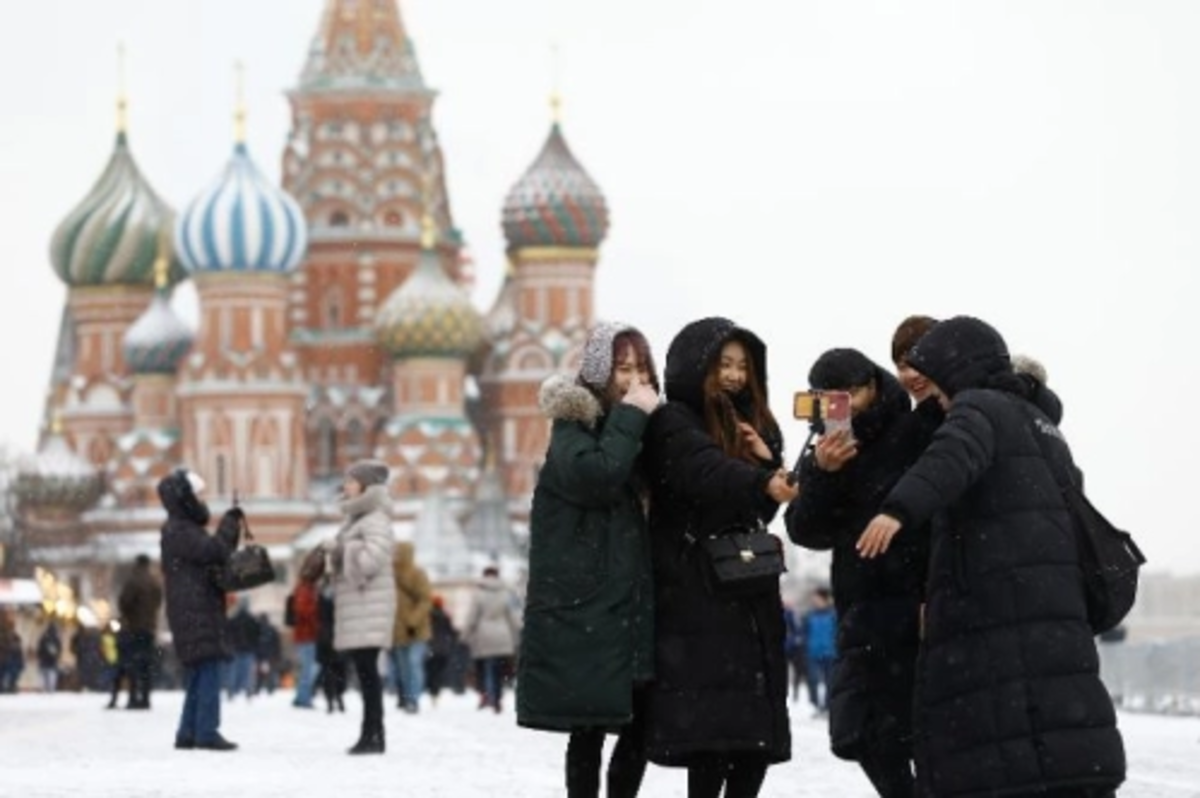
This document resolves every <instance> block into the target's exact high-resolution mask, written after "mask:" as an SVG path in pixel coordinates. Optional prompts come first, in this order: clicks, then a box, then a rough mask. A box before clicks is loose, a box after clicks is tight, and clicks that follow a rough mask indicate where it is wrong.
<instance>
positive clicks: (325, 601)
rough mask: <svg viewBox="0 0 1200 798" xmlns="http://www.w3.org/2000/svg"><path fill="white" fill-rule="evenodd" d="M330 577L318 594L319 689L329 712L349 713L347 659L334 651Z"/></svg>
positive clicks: (322, 580) (333, 614) (324, 579)
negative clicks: (347, 710)
mask: <svg viewBox="0 0 1200 798" xmlns="http://www.w3.org/2000/svg"><path fill="white" fill-rule="evenodd" d="M332 581H333V580H332V579H331V577H329V576H328V575H326V576H323V577H321V582H320V585H319V588H318V591H317V667H318V670H317V686H318V687H319V688H320V690H321V694H322V695H324V696H325V711H326V712H328V713H333V711H334V710H335V709H336V710H337V711H338V712H345V711H346V701H345V695H346V683H347V681H348V680H349V675H348V673H347V665H348V663H347V662H346V658H345V657H344V656H343V655H342V653H341V652H340V651H338V650H337V649H336V648H334V647H333V635H334V632H335V628H334V626H335V622H336V615H335V610H334V604H333V584H332Z"/></svg>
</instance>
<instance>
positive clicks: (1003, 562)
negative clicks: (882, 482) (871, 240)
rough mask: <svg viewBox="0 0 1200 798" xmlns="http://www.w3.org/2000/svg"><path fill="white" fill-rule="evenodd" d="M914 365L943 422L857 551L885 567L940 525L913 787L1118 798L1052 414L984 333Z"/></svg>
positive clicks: (921, 350) (1036, 387)
mask: <svg viewBox="0 0 1200 798" xmlns="http://www.w3.org/2000/svg"><path fill="white" fill-rule="evenodd" d="M908 361H909V363H911V365H912V366H913V368H915V369H917V370H918V371H920V372H921V373H922V374H924V375H925V376H926V377H928V378H929V380H930V381H931V382H932V383H933V386H934V390H935V392H936V393H937V395H938V396H939V397H940V399H941V401H942V404H943V406H944V407H945V408H947V411H948V412H947V416H946V420H945V422H944V423H943V424H942V426H941V427H940V428H939V429H938V431H937V433H936V434H935V435H934V438H933V442H932V443H931V444H930V446H929V448H928V449H927V450H926V451H925V453H924V454H923V455H922V456H921V457H920V459H918V460H917V462H916V463H915V464H914V465H913V466H912V467H911V468H910V469H909V470H908V472H907V473H906V474H905V475H904V476H903V477H902V478H901V479H900V481H899V482H898V483H897V484H896V486H895V487H894V488H893V489H892V490H891V492H890V493H889V494H888V496H887V498H886V499H885V500H884V501H883V503H882V510H881V513H880V514H879V515H878V516H876V517H875V518H874V519H873V520H872V521H871V522H870V524H868V525H867V527H866V528H865V530H864V531H863V533H862V536H861V539H860V541H859V544H858V545H859V550H860V552H861V554H862V556H863V557H866V558H874V557H877V556H879V555H881V554H886V552H887V551H888V549H889V548H890V546H892V545H896V544H898V543H900V541H901V540H902V539H903V537H904V536H905V535H907V534H909V533H910V532H911V531H913V530H917V529H920V528H921V526H922V525H924V524H925V523H927V522H928V521H929V520H930V519H933V527H932V530H933V531H932V555H931V560H930V576H929V589H928V604H927V606H926V613H925V638H924V647H923V650H922V653H921V655H920V662H919V665H918V681H917V694H918V700H917V712H918V719H917V729H918V732H917V734H918V737H917V752H916V755H917V769H918V776H919V778H920V779H921V781H922V783H923V785H924V787H925V788H926V789H927V791H928V792H929V793H930V794H933V795H937V796H939V798H941V797H942V796H947V797H949V798H953V796H976V795H989V796H991V795H996V796H1034V795H1039V796H1043V795H1053V796H1061V797H1063V798H1065V797H1066V796H1074V797H1076V798H1085V797H1087V798H1093V797H1094V796H1107V795H1112V794H1113V791H1114V790H1115V789H1116V788H1117V786H1119V785H1120V784H1121V782H1122V781H1123V780H1124V778H1125V752H1124V746H1123V744H1122V740H1121V735H1120V733H1119V732H1118V730H1117V725H1116V714H1115V711H1114V709H1113V705H1112V700H1111V698H1110V697H1109V695H1108V692H1107V691H1106V689H1105V687H1104V684H1103V683H1102V682H1101V681H1100V675H1099V658H1098V655H1097V652H1096V643H1095V640H1094V638H1093V635H1092V631H1091V627H1090V626H1089V625H1088V621H1087V607H1086V601H1085V597H1084V589H1083V579H1082V575H1081V572H1080V564H1079V554H1078V551H1077V547H1076V542H1075V533H1074V531H1073V528H1072V523H1073V522H1072V518H1071V513H1070V511H1069V510H1068V508H1067V505H1066V502H1065V500H1064V498H1063V496H1062V493H1061V491H1060V489H1059V486H1058V484H1059V483H1058V481H1057V478H1056V475H1055V472H1054V471H1053V470H1052V466H1051V461H1050V460H1047V458H1046V456H1045V455H1044V454H1043V447H1045V449H1046V450H1047V451H1049V452H1052V453H1053V458H1054V461H1055V462H1060V463H1064V464H1070V463H1071V454H1070V449H1069V448H1068V446H1067V443H1066V439H1065V438H1064V437H1063V436H1062V433H1061V432H1060V431H1059V430H1058V427H1057V426H1056V425H1055V424H1054V423H1053V419H1052V417H1051V415H1052V413H1054V412H1057V411H1058V410H1060V409H1061V407H1060V406H1057V400H1055V401H1049V397H1050V395H1049V394H1048V393H1047V391H1046V390H1045V389H1044V386H1041V385H1040V383H1039V382H1038V381H1037V380H1036V379H1034V378H1033V377H1032V376H1031V375H1021V374H1016V373H1014V372H1013V368H1012V363H1011V361H1010V358H1009V354H1008V347H1007V346H1006V344H1005V342H1004V339H1003V338H1002V337H1001V336H1000V334H999V333H998V332H997V331H996V330H995V329H993V328H992V327H991V326H989V325H988V324H986V323H985V322H983V321H980V320H979V319H975V318H971V317H965V316H964V317H957V318H953V319H950V320H948V321H944V322H941V323H940V324H938V325H937V326H936V327H934V328H933V329H932V330H931V331H930V332H929V333H928V334H927V335H926V336H925V337H924V338H922V339H921V341H920V342H919V343H918V344H917V345H916V347H914V349H913V350H912V351H911V352H910V354H909V356H908ZM1031 397H1032V398H1034V399H1036V400H1038V401H1037V402H1031V401H1029V399H1030V398H1031ZM1056 406H1057V407H1056ZM1047 410H1049V411H1050V412H1049V413H1048V412H1046V411H1047ZM1070 467H1071V468H1074V466H1073V464H1072V465H1070Z"/></svg>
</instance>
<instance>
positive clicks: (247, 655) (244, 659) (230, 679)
mask: <svg viewBox="0 0 1200 798" xmlns="http://www.w3.org/2000/svg"><path fill="white" fill-rule="evenodd" d="M257 666H258V661H257V660H256V659H255V657H254V652H253V651H241V652H238V653H237V654H234V655H233V659H232V660H231V661H230V662H229V663H228V664H227V665H226V666H225V667H226V671H227V676H226V680H225V690H226V691H227V693H228V695H229V697H230V698H231V699H232V698H233V697H234V696H236V695H237V694H238V693H241V692H245V693H246V697H247V698H249V697H250V696H252V695H254V688H255V679H256V677H255V668H256V667H257Z"/></svg>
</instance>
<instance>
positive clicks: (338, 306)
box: [323, 285, 343, 330]
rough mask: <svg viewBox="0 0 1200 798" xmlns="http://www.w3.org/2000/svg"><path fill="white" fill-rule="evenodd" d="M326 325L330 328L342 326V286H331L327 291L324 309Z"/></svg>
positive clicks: (335, 328) (334, 328)
mask: <svg viewBox="0 0 1200 798" xmlns="http://www.w3.org/2000/svg"><path fill="white" fill-rule="evenodd" d="M323 313H324V316H325V327H326V328H327V329H330V330H337V329H340V328H341V326H342V318H343V314H342V289H341V287H340V286H336V285H333V286H330V287H329V289H328V290H327V291H326V292H325V301H324V310H323Z"/></svg>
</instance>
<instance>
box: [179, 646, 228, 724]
mask: <svg viewBox="0 0 1200 798" xmlns="http://www.w3.org/2000/svg"><path fill="white" fill-rule="evenodd" d="M183 689H184V690H185V691H186V694H185V695H184V698H183V713H182V714H181V715H180V717H179V730H178V731H176V732H175V739H176V740H177V741H184V742H187V741H191V742H195V743H201V744H203V743H211V742H213V741H215V740H216V739H217V737H219V736H220V735H218V734H217V729H218V728H219V727H220V726H221V660H219V659H206V660H201V661H200V662H197V663H195V664H193V665H191V666H186V667H184V669H183Z"/></svg>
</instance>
